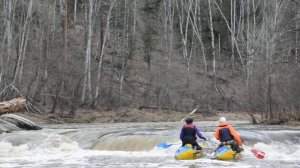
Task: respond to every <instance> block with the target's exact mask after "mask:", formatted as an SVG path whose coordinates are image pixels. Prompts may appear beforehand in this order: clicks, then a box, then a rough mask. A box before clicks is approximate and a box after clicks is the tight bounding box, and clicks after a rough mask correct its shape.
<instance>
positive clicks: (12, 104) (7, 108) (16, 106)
mask: <svg viewBox="0 0 300 168" xmlns="http://www.w3.org/2000/svg"><path fill="white" fill-rule="evenodd" d="M25 105H26V99H25V98H23V97H19V98H15V99H12V100H9V101H3V102H0V114H6V113H14V112H18V111H21V110H23V109H24V107H25Z"/></svg>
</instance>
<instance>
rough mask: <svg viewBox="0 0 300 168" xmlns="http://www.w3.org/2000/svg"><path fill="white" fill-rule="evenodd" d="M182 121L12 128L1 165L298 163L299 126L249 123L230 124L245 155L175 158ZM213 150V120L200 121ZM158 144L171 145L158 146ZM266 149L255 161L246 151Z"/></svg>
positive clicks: (2, 142)
mask: <svg viewBox="0 0 300 168" xmlns="http://www.w3.org/2000/svg"><path fill="white" fill-rule="evenodd" d="M182 124H183V123H180V122H178V123H114V124H68V125H67V124H65V125H64V124H63V125H43V126H42V127H43V129H42V130H38V131H16V132H12V133H5V134H1V135H0V167H1V168H8V167H9V168H11V167H20V168H21V167H26V168H42V167H47V168H48V167H62V168H74V167H75V168H77V167H78V168H79V167H80V168H82V167H87V168H88V167H89V168H97V167H109V168H115V167H124V168H132V167H147V168H150V167H153V168H154V167H165V168H168V167H178V168H179V167H206V168H210V167H224V166H230V167H263V168H268V167H295V168H296V167H300V157H299V156H300V128H299V127H287V126H254V125H249V123H247V122H233V123H232V125H234V126H235V127H236V129H237V131H238V132H239V133H240V135H241V137H242V139H243V140H244V142H245V152H244V156H243V157H242V158H241V159H240V160H238V161H219V160H213V159H212V158H213V156H212V154H211V153H208V154H207V155H206V157H205V158H201V159H197V160H188V161H177V160H175V159H174V154H175V151H176V150H177V149H178V148H179V146H180V141H179V140H178V134H179V131H180V128H181V126H182ZM196 125H197V126H198V127H200V129H201V130H202V131H203V132H204V134H205V135H206V136H207V137H208V139H209V141H208V142H207V144H206V145H207V146H208V147H209V148H214V147H216V145H217V141H216V140H215V139H214V138H213V134H214V129H215V125H216V123H215V122H199V123H196ZM162 142H170V143H174V145H172V146H171V147H170V148H167V149H157V148H156V145H157V144H159V143H162ZM252 148H256V149H259V150H262V151H264V152H265V153H266V156H265V158H264V159H257V158H256V157H255V156H254V155H253V154H252V153H251V152H250V150H251V149H252Z"/></svg>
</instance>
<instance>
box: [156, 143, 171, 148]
mask: <svg viewBox="0 0 300 168" xmlns="http://www.w3.org/2000/svg"><path fill="white" fill-rule="evenodd" d="M172 145H173V144H171V143H160V144H157V145H156V147H157V148H158V149H167V148H169V147H170V146H172Z"/></svg>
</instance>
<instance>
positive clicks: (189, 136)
mask: <svg viewBox="0 0 300 168" xmlns="http://www.w3.org/2000/svg"><path fill="white" fill-rule="evenodd" d="M182 131H183V138H182V140H189V141H192V140H196V139H197V137H196V129H195V125H193V124H186V125H184V126H183V128H182Z"/></svg>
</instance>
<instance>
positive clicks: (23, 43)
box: [13, 0, 33, 85]
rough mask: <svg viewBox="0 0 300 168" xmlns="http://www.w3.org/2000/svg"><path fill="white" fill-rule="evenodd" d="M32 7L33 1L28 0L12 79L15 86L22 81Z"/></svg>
mask: <svg viewBox="0 0 300 168" xmlns="http://www.w3.org/2000/svg"><path fill="white" fill-rule="evenodd" d="M32 6H33V0H30V1H29V4H28V8H27V16H26V19H25V21H24V25H23V31H22V34H21V40H20V44H19V57H18V60H17V65H16V69H15V74H14V79H13V83H16V85H18V84H20V83H21V81H22V75H23V66H24V61H25V55H26V48H27V40H28V34H29V30H30V20H31V15H32Z"/></svg>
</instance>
